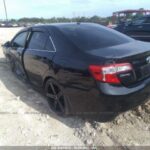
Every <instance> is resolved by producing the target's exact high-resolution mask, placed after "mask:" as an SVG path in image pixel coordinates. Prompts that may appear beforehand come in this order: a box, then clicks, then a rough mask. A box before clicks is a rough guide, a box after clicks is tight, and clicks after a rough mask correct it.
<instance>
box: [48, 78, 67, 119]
mask: <svg viewBox="0 0 150 150" xmlns="http://www.w3.org/2000/svg"><path fill="white" fill-rule="evenodd" d="M45 94H46V97H47V100H48V104H49V106H50V108H51V109H52V111H53V112H54V113H56V114H57V115H59V116H63V117H65V116H66V115H67V113H66V112H67V111H66V110H67V98H66V97H65V95H64V92H63V90H62V87H61V85H60V84H59V83H58V82H57V81H56V80H54V79H52V78H50V79H48V80H47V82H46V84H45Z"/></svg>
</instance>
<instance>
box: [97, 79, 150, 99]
mask: <svg viewBox="0 0 150 150" xmlns="http://www.w3.org/2000/svg"><path fill="white" fill-rule="evenodd" d="M97 86H98V88H99V89H100V91H101V92H102V93H104V94H105V95H112V96H126V95H129V94H133V93H136V92H139V91H140V90H144V89H145V88H146V87H148V86H150V78H147V79H146V80H143V81H141V82H138V83H137V84H134V85H133V86H130V87H125V86H116V85H115V86H114V85H111V84H107V83H97Z"/></svg>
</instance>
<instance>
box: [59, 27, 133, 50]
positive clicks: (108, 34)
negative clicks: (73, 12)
mask: <svg viewBox="0 0 150 150" xmlns="http://www.w3.org/2000/svg"><path fill="white" fill-rule="evenodd" d="M59 29H60V30H61V31H62V32H63V33H64V34H65V36H66V37H67V38H68V39H70V40H71V41H72V42H73V43H74V44H75V45H76V46H78V47H79V48H80V49H82V50H87V51H88V50H93V49H98V48H103V47H109V46H114V45H119V44H123V43H127V42H130V41H132V39H131V38H129V37H127V36H125V35H123V34H121V33H119V32H117V31H114V30H112V29H108V28H106V27H103V26H100V25H97V24H80V25H76V24H72V25H67V26H60V27H59Z"/></svg>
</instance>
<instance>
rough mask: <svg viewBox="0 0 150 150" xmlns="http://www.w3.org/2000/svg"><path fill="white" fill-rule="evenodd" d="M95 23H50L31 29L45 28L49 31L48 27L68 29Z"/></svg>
mask: <svg viewBox="0 0 150 150" xmlns="http://www.w3.org/2000/svg"><path fill="white" fill-rule="evenodd" d="M94 24H95V23H81V22H73V23H52V24H47V25H34V26H32V28H47V29H49V28H50V27H56V28H60V27H69V26H75V25H83V26H84V25H85V26H87V25H91V26H92V25H94Z"/></svg>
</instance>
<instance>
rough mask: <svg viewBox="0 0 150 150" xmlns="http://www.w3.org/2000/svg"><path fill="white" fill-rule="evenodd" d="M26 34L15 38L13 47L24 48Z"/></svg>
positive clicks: (23, 33)
mask: <svg viewBox="0 0 150 150" xmlns="http://www.w3.org/2000/svg"><path fill="white" fill-rule="evenodd" d="M27 34H28V32H22V33H20V34H19V35H17V36H16V38H15V39H14V40H13V42H12V46H13V47H16V48H17V47H24V46H25V42H26V37H27Z"/></svg>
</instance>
